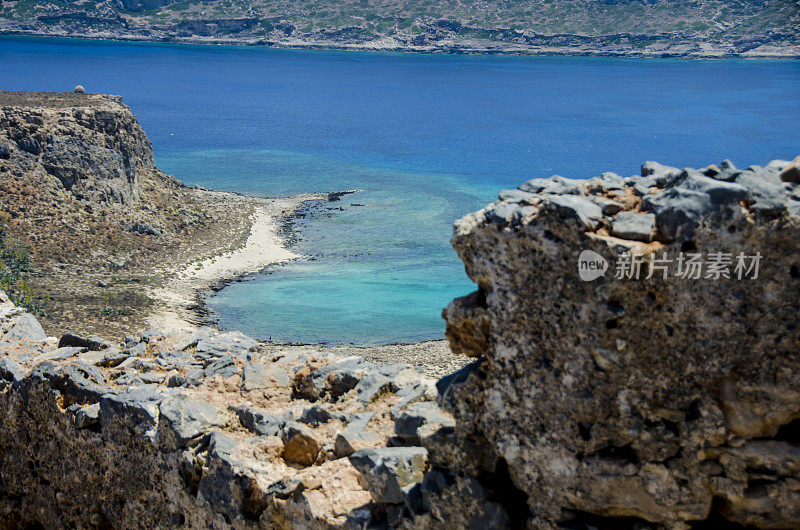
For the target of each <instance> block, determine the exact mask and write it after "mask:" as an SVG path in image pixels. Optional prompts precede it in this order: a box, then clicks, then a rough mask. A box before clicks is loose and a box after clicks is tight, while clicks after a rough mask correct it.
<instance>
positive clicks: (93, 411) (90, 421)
mask: <svg viewBox="0 0 800 530" xmlns="http://www.w3.org/2000/svg"><path fill="white" fill-rule="evenodd" d="M99 421H100V404H99V403H94V404H92V405H86V406H85V407H79V408H78V410H77V411H76V412H75V427H76V428H78V429H85V428H87V427H91V426H92V425H96V424H97V423H99Z"/></svg>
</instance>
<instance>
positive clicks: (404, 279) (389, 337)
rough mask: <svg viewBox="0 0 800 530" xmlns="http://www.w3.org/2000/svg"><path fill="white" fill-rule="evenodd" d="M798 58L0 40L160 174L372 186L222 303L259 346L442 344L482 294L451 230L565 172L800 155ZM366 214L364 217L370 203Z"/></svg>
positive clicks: (317, 219)
mask: <svg viewBox="0 0 800 530" xmlns="http://www.w3.org/2000/svg"><path fill="white" fill-rule="evenodd" d="M799 81H800V62H798V61H772V62H770V61H741V60H726V61H680V60H638V59H636V60H625V59H600V58H577V57H563V58H559V57H540V58H535V57H528V58H526V57H487V56H446V55H403V54H377V53H373V54H371V53H345V52H323V51H292V50H269V49H261V48H246V47H214V46H211V47H202V46H181V45H170V44H137V43H115V42H104V41H91V42H90V41H79V40H74V41H71V40H59V39H31V38H0V88H4V89H24V90H70V89H71V88H72V87H73V86H74V85H76V84H78V83H80V84H83V85H84V86H86V88H87V89H88V90H89V91H92V92H110V93H116V94H122V95H123V97H124V99H125V102H126V103H127V104H128V105H130V106H131V108H132V109H133V111H134V112H135V113H136V114H137V116H138V117H139V120H140V122H141V124H142V126H143V127H144V128H145V130H146V131H147V132H148V135H149V136H150V138H151V140H152V142H153V146H154V149H155V152H156V160H157V163H158V165H159V167H161V168H162V169H164V170H166V171H168V172H171V173H173V174H175V175H176V176H177V177H179V178H181V179H182V180H184V181H185V182H187V183H189V184H200V185H203V186H207V187H213V188H218V189H227V190H234V191H240V192H243V193H251V194H258V195H267V196H277V195H288V194H293V193H298V192H309V191H340V190H345V189H355V188H357V189H360V190H363V191H362V192H359V193H357V194H354V195H350V196H346V197H343V198H342V200H341V201H340V202H336V203H331V204H329V205H327V206H328V207H336V208H339V207H341V208H342V210H328V209H325V208H322V209H320V210H318V211H317V213H316V214H314V215H313V216H312V217H310V218H307V219H305V220H303V221H302V222H300V223H298V224H297V226H296V231H297V234H298V235H299V236H300V241H299V242H298V243H297V244H296V250H298V251H299V252H301V253H303V254H305V255H306V256H308V258H307V259H303V260H300V261H297V262H294V263H292V264H290V265H287V266H281V267H274V268H272V269H271V270H270V271H268V272H269V274H267V275H263V276H260V277H257V278H254V279H251V280H249V281H247V282H244V283H239V284H234V285H231V286H229V287H227V288H225V289H223V290H222V291H221V292H219V293H217V294H215V295H213V296H210V297H209V299H208V304H209V307H210V308H211V310H212V311H213V312H214V314H215V315H216V317H217V318H218V319H219V321H220V323H221V324H223V325H224V326H226V327H233V328H237V329H242V330H243V331H245V332H248V333H250V334H253V335H255V336H258V337H270V336H271V337H272V338H273V339H281V340H289V341H298V342H316V341H328V342H332V343H341V342H345V343H348V342H352V343H357V344H376V343H384V342H408V341H414V340H420V339H433V338H441V337H442V336H443V335H442V330H443V323H442V321H441V319H440V316H439V314H440V312H441V309H442V307H444V306H445V305H446V304H447V303H448V302H449V300H451V299H452V298H453V297H454V296H458V295H461V294H466V293H467V292H469V291H470V290H472V289H473V286H472V284H471V282H469V280H468V279H467V278H466V276H465V275H464V273H463V267H462V265H461V264H460V262H459V260H458V258H457V256H456V255H455V253H454V252H453V251H452V250H451V249H450V247H449V243H448V240H449V237H450V233H451V226H452V222H453V220H455V219H456V218H458V217H460V216H461V215H463V214H465V213H468V212H470V211H473V210H475V209H477V208H480V207H481V206H482V205H484V204H485V203H486V202H489V201H490V200H492V199H493V198H494V197H495V194H496V192H497V190H499V189H501V188H503V187H509V186H514V185H516V184H518V183H520V182H522V181H524V180H527V179H529V178H532V177H534V176H547V175H549V174H551V173H554V172H557V173H559V174H562V175H564V176H568V177H578V178H586V177H591V176H594V175H596V174H599V173H600V172H602V171H606V170H614V171H617V172H619V173H622V174H631V173H634V172H636V171H637V170H638V165H639V164H640V163H641V162H642V161H644V160H647V159H654V160H658V161H660V162H663V163H667V164H672V165H677V166H699V165H705V164H708V163H710V162H715V161H720V160H721V159H723V158H731V159H732V160H733V161H734V162H735V163H737V164H740V165H748V164H751V163H764V162H766V161H768V160H771V159H774V158H793V157H794V156H796V155H797V154H798V153H800V132H798V130H797V127H796V123H797V120H798V118H800V82H799ZM353 204H359V205H361V206H354V205H353Z"/></svg>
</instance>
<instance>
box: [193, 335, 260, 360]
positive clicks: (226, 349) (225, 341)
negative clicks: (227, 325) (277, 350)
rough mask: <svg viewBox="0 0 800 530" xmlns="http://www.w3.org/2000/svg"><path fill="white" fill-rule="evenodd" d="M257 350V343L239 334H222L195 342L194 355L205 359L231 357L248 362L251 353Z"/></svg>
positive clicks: (251, 356)
mask: <svg viewBox="0 0 800 530" xmlns="http://www.w3.org/2000/svg"><path fill="white" fill-rule="evenodd" d="M257 348H258V342H256V341H255V340H254V339H252V338H250V337H247V336H245V335H242V334H241V333H223V334H220V335H216V336H212V337H205V338H202V339H200V340H199V341H198V342H197V347H196V349H195V355H196V356H198V357H201V358H207V359H211V358H214V357H222V356H232V357H235V358H237V359H239V358H240V359H242V360H246V361H250V360H252V358H253V355H252V352H254V351H255V350H256V349H257Z"/></svg>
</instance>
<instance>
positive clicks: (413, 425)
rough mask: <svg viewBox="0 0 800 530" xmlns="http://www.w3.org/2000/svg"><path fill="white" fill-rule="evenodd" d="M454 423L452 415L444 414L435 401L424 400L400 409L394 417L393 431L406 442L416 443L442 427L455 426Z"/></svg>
mask: <svg viewBox="0 0 800 530" xmlns="http://www.w3.org/2000/svg"><path fill="white" fill-rule="evenodd" d="M455 424H456V422H455V420H454V419H453V417H452V416H450V415H449V414H445V413H444V412H443V411H442V410H441V409H440V408H439V406H438V405H437V404H436V403H433V402H430V401H425V402H419V403H412V404H411V405H409V406H408V407H406V408H405V409H403V410H401V411H400V412H399V414H397V415H396V417H395V421H394V432H395V434H396V435H397V436H399V437H400V438H402V439H404V440H406V441H407V442H408V443H415V444H416V443H420V439H421V438H424V437H425V436H428V435H430V434H433V433H434V432H435V431H437V430H439V429H441V428H442V427H455Z"/></svg>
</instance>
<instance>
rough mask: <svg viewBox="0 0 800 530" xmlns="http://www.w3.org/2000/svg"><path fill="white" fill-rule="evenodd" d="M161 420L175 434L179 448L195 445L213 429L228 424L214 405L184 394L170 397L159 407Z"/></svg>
mask: <svg viewBox="0 0 800 530" xmlns="http://www.w3.org/2000/svg"><path fill="white" fill-rule="evenodd" d="M159 411H160V413H161V418H162V419H163V420H164V422H165V423H166V425H167V426H168V427H169V428H170V429H171V430H172V431H173V432H174V433H175V435H176V438H177V442H178V447H186V446H187V445H193V444H192V442H193V441H194V442H196V439H197V438H198V437H199V436H200V435H201V434H204V433H205V432H206V431H208V430H209V429H211V428H213V427H223V426H225V425H226V424H227V422H228V419H227V418H226V416H225V415H224V414H223V413H222V412H221V411H220V410H219V409H218V408H217V407H215V406H214V405H211V404H210V403H206V402H205V401H200V400H197V399H193V398H190V397H188V396H186V395H184V394H178V395H175V396H170V397H167V398H166V399H164V400H163V401H162V402H161V405H160V406H159Z"/></svg>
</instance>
